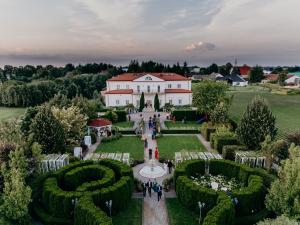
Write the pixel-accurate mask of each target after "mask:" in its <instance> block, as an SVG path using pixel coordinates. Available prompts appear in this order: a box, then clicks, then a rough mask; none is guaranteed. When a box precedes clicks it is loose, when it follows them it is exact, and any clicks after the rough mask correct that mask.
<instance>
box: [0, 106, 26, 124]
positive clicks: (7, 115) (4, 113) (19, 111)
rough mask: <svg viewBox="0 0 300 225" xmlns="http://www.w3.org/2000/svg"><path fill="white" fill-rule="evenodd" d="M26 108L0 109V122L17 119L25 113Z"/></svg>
mask: <svg viewBox="0 0 300 225" xmlns="http://www.w3.org/2000/svg"><path fill="white" fill-rule="evenodd" d="M25 110H26V108H7V107H0V122H2V121H5V120H8V119H13V118H16V117H19V116H21V115H23V114H24V113H25Z"/></svg>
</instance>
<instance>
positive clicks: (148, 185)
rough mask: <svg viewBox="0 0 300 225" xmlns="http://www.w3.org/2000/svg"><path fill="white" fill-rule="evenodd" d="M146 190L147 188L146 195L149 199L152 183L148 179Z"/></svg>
mask: <svg viewBox="0 0 300 225" xmlns="http://www.w3.org/2000/svg"><path fill="white" fill-rule="evenodd" d="M147 188H148V195H149V197H150V198H151V192H152V182H151V180H150V179H149V181H148V183H147Z"/></svg>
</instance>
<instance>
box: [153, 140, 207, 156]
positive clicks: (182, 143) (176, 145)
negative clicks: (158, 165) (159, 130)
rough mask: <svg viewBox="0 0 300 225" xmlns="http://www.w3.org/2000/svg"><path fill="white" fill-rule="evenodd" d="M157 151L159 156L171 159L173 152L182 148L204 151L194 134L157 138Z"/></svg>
mask: <svg viewBox="0 0 300 225" xmlns="http://www.w3.org/2000/svg"><path fill="white" fill-rule="evenodd" d="M157 145H158V151H159V154H160V157H161V158H166V159H173V158H174V154H175V152H180V151H182V150H188V151H204V150H205V148H204V147H203V145H202V144H201V143H200V141H199V139H198V138H197V137H196V135H188V136H180V135H178V136H163V137H160V138H158V139H157Z"/></svg>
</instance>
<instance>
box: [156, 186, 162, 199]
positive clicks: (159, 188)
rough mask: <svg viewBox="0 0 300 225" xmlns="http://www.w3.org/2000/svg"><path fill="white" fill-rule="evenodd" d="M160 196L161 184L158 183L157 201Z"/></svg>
mask: <svg viewBox="0 0 300 225" xmlns="http://www.w3.org/2000/svg"><path fill="white" fill-rule="evenodd" d="M161 196H162V186H161V185H159V186H158V188H157V201H159V200H161Z"/></svg>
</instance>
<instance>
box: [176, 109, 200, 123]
mask: <svg viewBox="0 0 300 225" xmlns="http://www.w3.org/2000/svg"><path fill="white" fill-rule="evenodd" d="M172 116H175V118H176V120H177V121H179V120H183V119H185V120H186V121H196V120H197V119H198V117H199V114H198V113H197V111H196V110H189V109H186V110H183V109H182V110H174V111H173V112H172Z"/></svg>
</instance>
